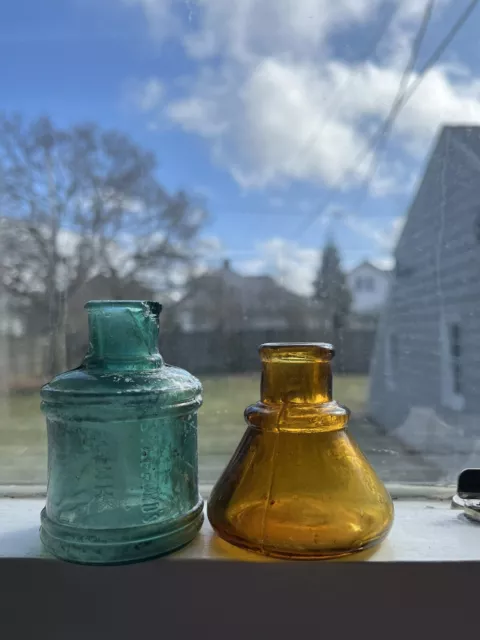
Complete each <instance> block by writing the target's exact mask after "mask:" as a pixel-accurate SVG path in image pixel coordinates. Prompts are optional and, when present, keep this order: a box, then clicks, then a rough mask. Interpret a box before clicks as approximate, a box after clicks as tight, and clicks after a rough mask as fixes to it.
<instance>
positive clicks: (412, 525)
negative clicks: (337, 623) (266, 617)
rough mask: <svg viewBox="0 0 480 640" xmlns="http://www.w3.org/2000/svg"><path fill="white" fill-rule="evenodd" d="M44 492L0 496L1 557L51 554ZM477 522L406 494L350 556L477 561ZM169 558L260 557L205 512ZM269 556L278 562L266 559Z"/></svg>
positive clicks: (445, 506)
mask: <svg viewBox="0 0 480 640" xmlns="http://www.w3.org/2000/svg"><path fill="white" fill-rule="evenodd" d="M44 503H45V500H44V498H38V497H37V498H16V499H13V498H0V558H2V559H5V558H44V559H47V558H50V556H49V555H48V554H47V553H46V552H45V551H44V550H43V548H42V545H41V543H40V540H39V535H38V530H39V517H40V510H41V509H42V507H43V506H44ZM479 542H480V525H479V524H475V523H472V522H470V521H468V520H467V519H466V518H465V516H464V515H463V513H462V512H461V511H458V510H455V509H452V508H451V506H450V502H449V501H441V500H434V499H425V498H421V499H405V500H397V501H396V502H395V522H394V525H393V528H392V530H391V532H390V534H389V536H388V538H387V539H386V540H385V541H384V542H383V544H381V545H380V546H379V547H378V548H377V549H374V550H372V551H366V552H362V553H359V554H356V555H354V556H351V560H362V559H364V560H369V561H376V562H420V561H421V562H438V561H453V562H455V561H479V560H480V544H479ZM167 559H168V560H182V559H188V560H240V561H257V562H258V561H264V559H263V558H262V557H261V556H258V555H256V554H253V553H248V552H246V551H242V550H239V549H236V548H234V547H232V546H230V545H228V544H227V543H224V542H223V541H222V540H219V539H218V538H217V537H216V536H215V535H214V533H213V531H212V528H211V526H210V524H209V522H208V520H207V518H205V522H204V525H203V527H202V530H201V532H200V534H199V535H198V536H197V538H196V539H195V540H194V541H193V542H192V543H191V544H190V545H188V546H187V547H185V548H184V549H182V550H180V551H177V552H176V553H173V554H171V555H170V556H167ZM267 561H268V562H279V561H276V560H267Z"/></svg>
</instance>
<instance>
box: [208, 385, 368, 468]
mask: <svg viewBox="0 0 480 640" xmlns="http://www.w3.org/2000/svg"><path fill="white" fill-rule="evenodd" d="M367 385H368V377H367V376H336V378H335V388H334V395H335V399H336V400H337V401H338V402H340V403H341V404H345V405H347V407H348V408H349V409H350V410H351V411H352V413H353V414H354V415H363V414H364V413H365V407H366V397H367V393H368V389H367ZM203 388H204V405H203V407H202V408H201V409H200V416H199V451H200V455H208V456H211V455H215V454H216V455H222V454H223V455H224V454H231V453H232V452H233V449H234V448H235V446H236V445H237V444H238V441H239V439H240V438H241V436H242V434H243V432H244V431H245V422H244V420H243V412H244V410H245V408H246V407H247V406H248V405H250V404H253V403H254V402H257V400H258V399H259V394H260V375H252V374H248V375H230V376H221V377H220V376H219V377H210V378H206V379H205V380H203Z"/></svg>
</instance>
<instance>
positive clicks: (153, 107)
mask: <svg viewBox="0 0 480 640" xmlns="http://www.w3.org/2000/svg"><path fill="white" fill-rule="evenodd" d="M468 4H470V1H469V0H468V1H467V0H437V1H436V2H435V3H434V9H433V12H432V16H431V20H430V22H429V25H428V30H427V33H426V36H425V39H424V41H423V44H422V48H421V50H420V53H419V56H418V60H417V63H416V65H415V68H414V70H413V72H412V75H411V77H410V78H409V80H410V82H411V81H413V80H415V78H416V77H417V76H418V71H419V69H421V67H422V65H423V64H424V63H425V61H426V60H427V59H428V57H429V55H430V54H431V53H432V51H433V50H434V49H435V47H436V46H437V45H438V43H439V42H440V41H441V40H442V38H443V36H444V35H445V34H446V33H447V32H448V31H449V29H450V27H451V26H452V24H453V23H454V22H455V20H456V19H457V17H458V16H459V15H460V14H461V13H462V12H463V10H464V9H465V8H466V7H467V5H468ZM425 6H426V2H425V0H335V2H332V0H235V1H233V0H42V1H41V2H39V1H38V0H15V2H9V3H3V5H2V8H1V9H0V60H1V63H0V87H1V89H0V109H2V110H4V111H6V112H7V113H8V112H14V111H15V112H20V113H22V114H24V115H25V116H26V117H27V118H34V117H37V116H40V115H49V116H51V117H52V119H53V120H54V121H55V122H56V123H57V124H58V125H60V126H65V125H69V124H74V123H78V122H84V121H95V122H97V123H99V124H100V125H102V126H104V127H108V128H115V129H119V130H121V131H124V132H126V133H128V134H129V135H130V136H131V137H132V138H133V139H134V140H135V141H136V142H137V143H138V144H140V145H142V146H143V147H145V148H148V149H150V150H152V151H153V152H154V153H155V154H156V156H157V158H158V161H159V169H158V178H159V180H160V181H161V182H162V183H163V184H164V185H165V186H166V187H167V188H168V189H171V190H175V189H179V188H183V189H186V190H187V191H188V192H190V193H192V194H197V195H200V196H202V198H203V199H204V200H205V202H206V205H207V208H208V211H209V213H210V218H209V222H208V225H207V226H206V227H205V229H204V231H203V236H204V237H205V238H206V239H207V240H208V242H209V246H210V247H211V253H210V256H209V257H208V259H206V266H208V267H209V268H215V267H217V266H218V265H220V264H221V262H222V260H223V259H226V258H228V259H230V261H231V264H232V267H233V268H234V269H235V270H238V271H239V272H241V273H244V274H264V273H269V274H271V275H273V276H274V277H276V278H277V279H278V280H279V281H281V282H282V283H283V284H284V285H285V286H286V287H288V288H289V289H291V290H293V291H296V292H298V293H301V294H305V295H308V294H310V292H311V285H312V281H313V279H314V274H315V270H316V269H317V267H318V263H319V257H320V252H321V249H322V247H323V246H324V244H325V242H326V241H327V240H328V239H329V238H332V237H333V239H334V240H335V242H336V243H337V244H338V246H339V248H340V252H341V257H342V261H343V264H344V267H345V268H346V269H351V268H353V267H354V266H355V265H356V264H358V263H359V262H361V261H363V260H365V259H368V260H371V261H372V262H374V263H375V264H377V265H379V266H383V267H385V268H391V266H392V264H393V260H392V251H393V249H394V247H395V244H396V241H397V239H398V236H399V234H400V233H401V229H402V224H403V221H404V216H405V213H406V212H407V210H408V205H409V202H411V200H412V198H413V197H414V194H415V189H416V186H417V184H418V180H419V179H420V178H421V175H422V172H423V170H424V168H425V163H426V161H427V157H428V153H429V150H430V149H431V147H432V144H434V140H435V136H436V135H437V134H438V131H439V128H440V127H441V126H442V125H444V124H455V123H462V124H464V123H470V124H471V123H473V124H477V123H480V49H479V48H478V46H476V45H477V41H478V36H477V35H476V34H478V32H479V30H480V8H478V7H477V9H475V11H474V12H473V13H472V15H471V16H470V18H469V19H468V21H467V23H466V24H465V26H464V27H463V28H462V30H461V31H460V32H459V34H458V35H457V37H456V38H455V40H454V41H453V42H452V43H451V45H450V46H449V47H448V49H447V50H446V52H445V54H444V55H443V56H442V58H441V59H440V60H439V62H438V63H437V64H436V65H435V66H434V67H433V68H432V70H431V71H430V72H429V73H427V74H425V75H424V76H423V78H422V81H421V83H420V84H419V85H418V89H417V90H416V92H415V93H414V94H413V95H412V97H411V98H410V100H409V101H408V102H407V103H406V104H405V106H404V107H403V109H402V110H401V111H400V113H399V115H398V118H397V119H396V121H395V124H394V127H393V130H392V132H391V134H390V135H389V136H388V138H387V139H386V142H385V144H384V145H379V146H378V147H377V148H376V149H375V148H374V146H372V140H374V137H375V135H376V132H377V131H378V130H379V129H380V128H381V126H382V124H383V123H384V121H385V118H386V117H387V115H388V113H389V110H390V108H391V106H392V103H393V101H394V99H395V96H396V94H397V91H398V88H399V86H400V83H401V78H402V73H403V71H404V69H405V67H406V65H407V62H408V58H409V55H410V51H411V47H412V41H413V39H414V37H415V34H416V33H417V30H418V28H419V24H420V21H421V20H422V16H423V14H424V10H425ZM371 167H375V172H374V173H373V175H372V173H371V171H370V168H371ZM367 178H370V179H367Z"/></svg>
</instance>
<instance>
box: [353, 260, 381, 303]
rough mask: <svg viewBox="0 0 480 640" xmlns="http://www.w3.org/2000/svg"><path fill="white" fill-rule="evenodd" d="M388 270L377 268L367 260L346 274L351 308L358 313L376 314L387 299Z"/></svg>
mask: <svg viewBox="0 0 480 640" xmlns="http://www.w3.org/2000/svg"><path fill="white" fill-rule="evenodd" d="M389 284H390V271H385V270H383V269H379V268H378V267H376V266H375V265H373V264H371V263H370V262H368V261H366V260H365V261H364V262H362V263H361V264H359V265H358V266H357V267H355V269H353V270H352V271H350V272H349V273H348V274H347V285H348V288H349V290H350V293H351V296H352V306H351V310H352V312H353V313H355V314H359V315H378V314H379V313H380V311H381V310H382V309H383V307H384V305H385V302H386V300H387V295H388V289H389Z"/></svg>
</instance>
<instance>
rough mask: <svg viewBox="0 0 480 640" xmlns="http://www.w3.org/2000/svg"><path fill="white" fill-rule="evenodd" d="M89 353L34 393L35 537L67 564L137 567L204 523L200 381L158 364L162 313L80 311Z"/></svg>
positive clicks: (112, 307) (96, 306) (102, 307)
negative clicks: (38, 419)
mask: <svg viewBox="0 0 480 640" xmlns="http://www.w3.org/2000/svg"><path fill="white" fill-rule="evenodd" d="M86 308H87V310H88V321H89V350H88V352H87V354H86V356H85V358H84V360H83V363H82V364H81V365H80V367H78V368H77V369H74V370H73V371H67V372H66V373H62V374H60V375H59V376H57V377H55V378H54V379H53V380H52V381H51V382H50V383H48V384H47V385H45V386H44V387H43V388H42V391H41V397H42V410H43V412H44V413H45V415H46V418H47V431H48V489H47V503H46V508H45V509H43V511H42V514H41V522H42V524H41V532H40V536H41V539H42V541H43V543H44V545H45V547H46V548H47V549H48V551H50V552H51V553H53V554H54V555H56V556H58V557H60V558H62V559H64V560H70V561H73V562H81V563H87V564H115V563H125V562H134V561H137V560H143V559H146V558H150V557H153V556H157V555H162V554H165V553H168V552H170V551H173V550H174V549H177V548H179V547H182V546H183V545H185V544H187V543H188V542H190V541H191V540H192V539H193V538H194V537H195V535H196V533H197V531H198V530H199V529H200V527H201V525H202V522H203V501H202V499H201V497H200V495H199V491H198V478H197V410H198V408H199V407H200V405H201V402H202V396H201V393H202V387H201V384H200V382H199V381H198V380H197V379H196V378H194V377H193V376H191V375H190V374H189V373H187V372H186V371H183V370H182V369H178V368H176V367H170V366H168V365H165V364H164V362H163V358H162V356H161V355H160V353H159V351H158V346H157V345H158V331H159V329H158V327H159V314H160V310H161V305H159V304H158V303H156V302H142V301H126V300H121V301H94V302H89V303H87V305H86Z"/></svg>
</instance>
